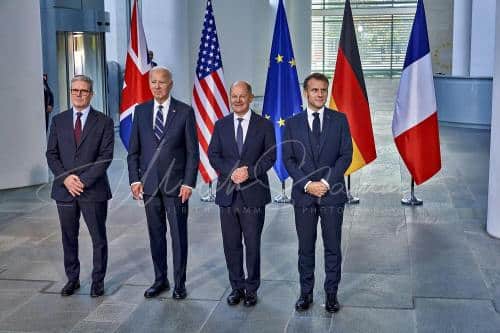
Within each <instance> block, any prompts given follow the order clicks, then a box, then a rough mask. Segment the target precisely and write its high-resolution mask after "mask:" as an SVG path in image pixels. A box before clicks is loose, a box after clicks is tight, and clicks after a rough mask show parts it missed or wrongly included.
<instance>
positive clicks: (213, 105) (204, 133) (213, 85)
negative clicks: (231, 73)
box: [192, 0, 229, 183]
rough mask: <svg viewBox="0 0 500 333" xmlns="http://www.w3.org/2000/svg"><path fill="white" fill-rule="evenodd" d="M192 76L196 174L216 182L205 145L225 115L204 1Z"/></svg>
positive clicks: (220, 72)
mask: <svg viewBox="0 0 500 333" xmlns="http://www.w3.org/2000/svg"><path fill="white" fill-rule="evenodd" d="M195 74H196V77H195V79H194V87H193V98H192V104H193V109H194V111H195V116H196V127H197V131H198V140H199V145H200V163H199V170H200V174H201V176H202V177H203V180H204V181H205V182H206V183H208V182H212V181H213V180H215V178H217V173H216V172H215V170H214V169H213V168H212V166H211V165H210V162H209V161H208V156H207V151H208V144H209V143H210V139H211V138H212V133H213V131H214V124H215V122H216V121H217V119H220V118H223V117H224V116H225V115H227V114H228V113H229V101H228V97H227V93H226V88H225V86H224V75H223V70H222V58H221V55H220V49H219V39H218V38H217V30H216V28H215V19H214V14H213V8H212V0H207V7H206V10H205V19H204V21H203V30H202V31H201V41H200V51H199V53H198V63H197V66H196V73H195Z"/></svg>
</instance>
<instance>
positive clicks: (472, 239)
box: [0, 79, 500, 333]
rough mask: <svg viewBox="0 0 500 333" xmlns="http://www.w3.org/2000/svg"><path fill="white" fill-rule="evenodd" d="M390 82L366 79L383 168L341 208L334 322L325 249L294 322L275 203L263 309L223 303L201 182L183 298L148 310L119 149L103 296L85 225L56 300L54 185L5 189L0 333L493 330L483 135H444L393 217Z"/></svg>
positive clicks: (144, 269) (220, 263)
mask: <svg viewBox="0 0 500 333" xmlns="http://www.w3.org/2000/svg"><path fill="white" fill-rule="evenodd" d="M397 84H398V81H397V80H383V79H378V80H376V79H372V80H368V81H367V87H368V95H369V97H370V102H371V109H372V114H373V127H374V132H375V141H376V145H377V153H378V158H377V160H376V161H375V162H373V163H372V164H370V165H369V166H367V167H365V168H364V169H362V170H361V171H359V172H357V173H355V174H354V175H353V176H352V184H353V193H354V194H355V195H357V196H359V197H360V199H361V203H360V204H359V205H356V206H348V207H347V209H346V214H345V219H344V225H343V243H342V247H343V256H344V261H343V275H342V281H341V285H340V290H339V300H340V302H341V304H342V309H341V311H340V312H339V313H337V314H334V315H331V314H328V313H326V312H325V310H324V301H323V298H324V295H323V291H322V290H321V289H322V288H321V286H322V280H323V275H324V273H323V272H322V267H323V258H322V257H323V256H322V244H321V241H320V240H318V246H317V261H316V262H317V269H316V272H317V274H316V285H317V288H316V290H315V303H314V306H313V307H312V308H311V309H310V310H309V311H307V312H304V313H296V312H295V311H294V302H295V300H296V298H297V296H298V292H299V290H298V272H297V238H296V234H295V228H294V222H293V213H292V208H291V206H289V205H285V206H283V205H277V204H271V205H269V206H268V207H267V212H266V214H267V215H266V222H265V227H264V231H263V235H262V279H263V281H262V285H261V288H260V290H259V303H258V304H257V306H256V307H254V308H245V307H243V306H241V305H240V306H236V307H230V306H228V305H227V303H226V301H225V297H226V296H227V294H228V293H229V292H230V288H229V283H228V279H227V271H226V267H225V261H224V254H223V250H222V239H221V232H220V225H219V220H218V209H217V207H216V206H215V205H214V204H212V203H208V204H207V203H202V202H201V201H200V197H201V196H203V195H204V194H206V191H207V187H206V185H203V184H201V183H200V185H199V186H198V187H197V192H196V193H195V194H194V197H193V198H192V199H191V201H190V205H191V206H190V219H189V259H188V273H187V276H188V281H187V288H188V297H187V299H186V300H183V301H176V300H173V299H172V297H171V293H164V294H162V295H161V296H160V297H158V298H156V299H151V300H146V299H144V297H143V292H144V290H145V289H146V288H147V287H148V286H149V285H150V283H151V282H152V280H153V272H152V264H151V259H150V256H149V243H148V236H147V230H146V221H145V214H144V211H143V208H142V207H140V206H139V205H138V203H137V202H135V201H133V200H132V199H131V198H130V196H129V190H128V184H127V183H128V181H127V172H126V159H125V152H124V149H123V147H122V146H121V143H119V142H117V145H116V153H115V160H114V162H113V164H112V166H111V167H110V169H109V175H110V179H111V183H112V187H113V191H114V198H113V200H112V201H111V202H110V207H109V218H108V221H107V229H108V239H109V265H108V274H107V277H106V281H105V288H106V294H105V296H104V297H100V298H98V299H92V298H90V297H89V283H90V270H91V267H90V266H91V243H90V238H89V235H88V231H87V229H86V227H85V225H84V224H83V223H82V227H81V234H80V260H81V281H82V288H81V289H80V290H79V292H78V294H76V295H73V296H72V297H65V298H63V297H61V296H60V295H59V290H60V288H61V287H62V286H63V285H64V283H65V275H64V270H63V260H62V245H61V240H60V238H61V237H60V231H59V224H58V219H57V212H56V209H55V206H54V203H53V202H52V201H51V200H50V197H49V189H50V185H47V184H46V185H41V186H34V187H29V188H21V189H14V190H4V191H0V331H1V332H19V331H22V332H141V331H142V332H199V331H201V332H240V331H241V332H262V333H263V332H328V331H330V332H422V333H423V332H500V240H497V239H493V238H491V237H489V236H488V234H487V233H486V231H485V222H486V210H487V192H488V161H489V131H485V130H472V129H458V128H450V127H441V131H440V135H441V151H442V160H443V168H442V170H441V171H440V172H439V173H438V174H437V175H436V176H435V177H434V178H432V179H431V180H430V181H428V182H427V183H425V184H423V185H422V186H418V187H417V189H416V193H417V195H418V196H419V197H420V198H422V199H423V200H424V205H423V206H421V207H414V208H408V207H404V206H402V205H401V204H400V199H401V198H402V196H403V195H405V194H407V193H408V190H409V186H410V177H409V175H408V173H407V171H406V169H405V167H404V165H403V164H402V163H401V161H400V158H399V155H398V153H397V151H396V148H395V146H394V143H393V139H392V134H391V120H392V109H393V103H394V95H395V91H396V87H397ZM271 178H272V179H273V185H272V189H273V192H274V194H278V193H279V192H280V186H279V184H278V182H277V180H276V177H275V175H274V174H273V173H272V175H271ZM288 186H290V184H288ZM288 191H289V189H288ZM169 244H170V241H169ZM169 265H170V267H171V257H170V256H169ZM169 274H171V272H169ZM170 280H171V281H172V277H171V276H170Z"/></svg>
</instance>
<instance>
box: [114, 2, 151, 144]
mask: <svg viewBox="0 0 500 333" xmlns="http://www.w3.org/2000/svg"><path fill="white" fill-rule="evenodd" d="M150 69H151V65H150V64H149V63H148V47H147V44H146V36H145V35H144V28H143V27H142V20H141V16H140V15H139V10H138V8H137V0H134V3H133V5H132V17H131V19H130V41H129V45H128V51H127V60H126V62H125V79H124V82H123V89H122V101H121V105H120V138H121V139H122V142H123V145H124V146H125V148H127V149H128V144H129V140H130V131H131V129H132V120H133V117H134V109H135V106H136V105H137V104H141V103H144V102H146V101H148V100H150V99H152V98H153V95H152V94H151V90H149V70H150Z"/></svg>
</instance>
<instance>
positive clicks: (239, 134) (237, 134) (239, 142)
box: [236, 118, 243, 155]
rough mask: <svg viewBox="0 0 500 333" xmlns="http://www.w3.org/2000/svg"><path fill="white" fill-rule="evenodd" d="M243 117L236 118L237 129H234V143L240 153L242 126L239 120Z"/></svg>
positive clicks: (241, 148) (241, 147)
mask: <svg viewBox="0 0 500 333" xmlns="http://www.w3.org/2000/svg"><path fill="white" fill-rule="evenodd" d="M242 121H243V118H238V129H237V131H236V144H237V145H238V152H239V153H240V155H241V151H242V150H243V127H242V126H241V122H242Z"/></svg>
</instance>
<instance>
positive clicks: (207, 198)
mask: <svg viewBox="0 0 500 333" xmlns="http://www.w3.org/2000/svg"><path fill="white" fill-rule="evenodd" d="M200 200H201V201H203V202H214V201H215V195H214V192H213V190H212V182H209V183H208V194H207V195H206V196H204V197H201V198H200Z"/></svg>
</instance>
